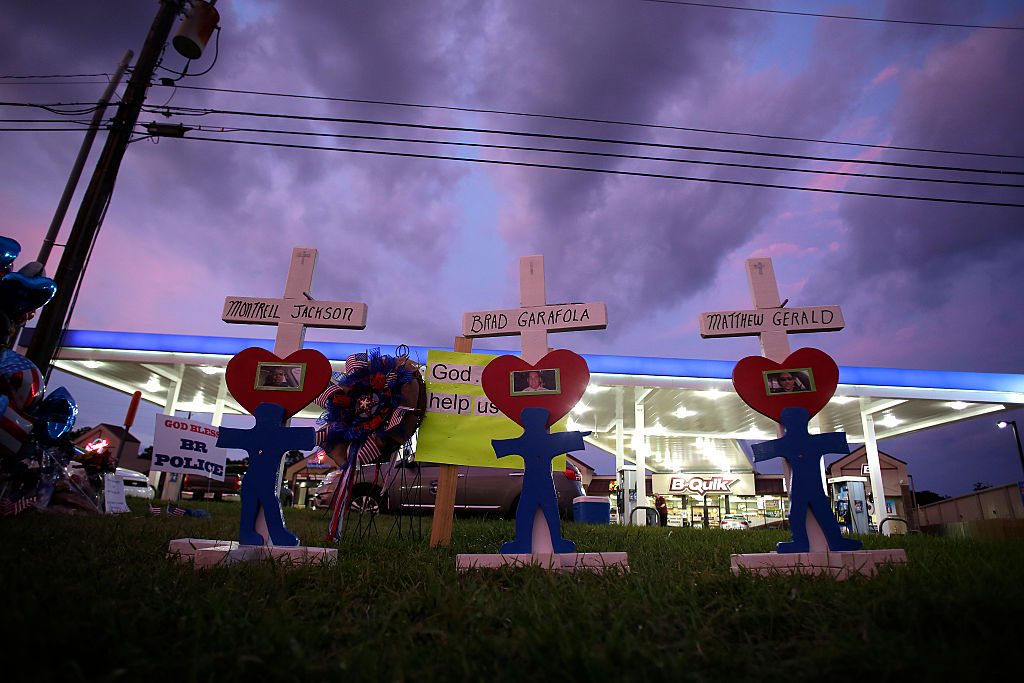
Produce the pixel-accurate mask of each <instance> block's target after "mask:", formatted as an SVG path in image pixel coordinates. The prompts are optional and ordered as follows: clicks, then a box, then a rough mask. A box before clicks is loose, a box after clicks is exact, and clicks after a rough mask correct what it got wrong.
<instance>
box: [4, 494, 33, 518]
mask: <svg viewBox="0 0 1024 683" xmlns="http://www.w3.org/2000/svg"><path fill="white" fill-rule="evenodd" d="M35 502H36V497H35V496H31V497H29V498H22V499H21V500H19V501H18V502H16V503H12V502H11V501H9V500H7V499H6V498H4V499H3V500H0V515H3V516H4V517H6V516H8V515H16V514H18V513H19V512H23V511H24V510H26V509H27V508H28V507H29V506H30V505H33V504H34V503H35Z"/></svg>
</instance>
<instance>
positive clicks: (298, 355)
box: [224, 346, 331, 419]
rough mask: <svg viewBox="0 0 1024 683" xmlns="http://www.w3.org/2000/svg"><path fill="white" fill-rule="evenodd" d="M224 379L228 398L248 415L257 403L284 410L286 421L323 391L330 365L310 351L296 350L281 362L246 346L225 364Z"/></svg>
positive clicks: (315, 352) (320, 354)
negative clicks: (233, 400)
mask: <svg viewBox="0 0 1024 683" xmlns="http://www.w3.org/2000/svg"><path fill="white" fill-rule="evenodd" d="M224 379H225V381H226V383H227V386H228V391H229V392H230V393H231V396H233V397H234V399H235V400H236V401H238V404H239V405H240V406H242V407H243V408H245V409H246V410H247V411H249V412H250V413H253V412H255V410H256V407H257V406H258V405H259V404H261V403H274V404H276V405H279V406H281V407H282V408H284V411H285V419H287V418H289V417H291V416H292V415H294V414H295V413H297V412H299V411H300V410H302V409H303V408H305V407H306V406H308V405H309V404H310V403H312V402H313V400H314V399H316V397H317V396H319V395H320V393H321V392H322V391H323V390H324V389H325V388H326V387H327V383H328V382H330V381H331V361H329V360H327V357H326V356H325V355H323V354H322V353H320V352H319V351H316V350H314V349H299V350H298V351H296V352H294V353H292V354H290V355H288V356H287V357H286V358H281V357H280V356H278V355H277V354H275V353H272V352H270V351H267V350H266V349H264V348H261V347H259V346H250V347H249V348H247V349H243V350H242V351H239V352H238V353H236V354H235V356H234V357H233V358H232V359H231V360H230V361H228V366H227V369H226V370H225V372H224Z"/></svg>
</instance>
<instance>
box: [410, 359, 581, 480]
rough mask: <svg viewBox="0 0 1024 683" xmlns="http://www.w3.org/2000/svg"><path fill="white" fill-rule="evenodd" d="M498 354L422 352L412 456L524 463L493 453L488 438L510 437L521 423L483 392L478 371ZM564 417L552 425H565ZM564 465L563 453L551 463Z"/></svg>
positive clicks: (487, 463) (449, 461)
mask: <svg viewBox="0 0 1024 683" xmlns="http://www.w3.org/2000/svg"><path fill="white" fill-rule="evenodd" d="M495 358H497V356H491V355H486V354H481V353H456V352H454V351H439V350H437V349H431V350H430V351H429V352H428V353H427V382H426V384H427V414H426V415H425V416H424V417H423V424H422V425H420V431H419V436H418V437H417V440H416V460H417V461H419V462H434V463H442V464H447V465H474V466H477V467H504V468H508V469H523V459H522V458H521V457H519V456H518V455H513V456H509V457H506V458H502V459H501V460H499V459H498V457H497V456H496V455H495V454H494V448H493V447H492V446H491V439H514V438H516V437H518V436H521V435H522V433H523V428H522V427H520V426H519V425H517V424H516V423H515V422H513V421H512V420H510V419H509V418H507V417H505V416H504V415H502V414H501V412H500V411H499V410H498V409H497V407H495V405H494V404H493V403H491V402H490V401H489V400H488V399H487V396H486V395H485V394H484V390H483V387H482V386H480V375H481V374H483V371H484V367H486V365H487V364H488V363H490V362H491V361H492V360H494V359H495ZM566 422H567V419H566V418H564V417H563V418H562V419H561V420H559V421H558V422H556V423H555V424H553V425H551V431H552V432H564V431H566ZM551 469H552V470H564V469H565V456H564V455H560V456H558V457H557V458H555V459H554V460H553V461H552V463H551Z"/></svg>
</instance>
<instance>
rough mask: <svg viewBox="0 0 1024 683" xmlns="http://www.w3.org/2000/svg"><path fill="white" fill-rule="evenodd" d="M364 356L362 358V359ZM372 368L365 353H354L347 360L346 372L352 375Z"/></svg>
mask: <svg viewBox="0 0 1024 683" xmlns="http://www.w3.org/2000/svg"><path fill="white" fill-rule="evenodd" d="M360 356H362V358H360ZM369 366H370V363H369V361H367V360H366V354H365V353H353V354H352V355H351V356H349V357H348V358H346V359H345V372H347V373H348V374H350V375H351V374H352V373H353V372H355V371H356V370H362V369H364V368H367V367H369Z"/></svg>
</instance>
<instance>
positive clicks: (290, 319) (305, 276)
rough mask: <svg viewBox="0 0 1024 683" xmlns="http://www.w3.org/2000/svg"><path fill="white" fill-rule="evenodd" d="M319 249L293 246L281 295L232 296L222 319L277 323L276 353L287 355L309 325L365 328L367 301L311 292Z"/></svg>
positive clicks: (296, 344) (228, 298)
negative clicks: (322, 297) (328, 298)
mask: <svg viewBox="0 0 1024 683" xmlns="http://www.w3.org/2000/svg"><path fill="white" fill-rule="evenodd" d="M316 260H317V250H316V249H313V248H312V247H295V248H294V249H292V262H291V265H290V266H289V267H288V279H287V281H286V282H285V286H284V297H283V298H281V299H262V298H253V297H239V296H229V297H227V298H225V299H224V311H223V313H222V314H221V320H223V321H224V322H226V323H239V324H247V325H277V335H276V337H275V338H274V353H275V354H277V355H278V356H280V357H281V358H285V357H287V356H289V355H291V354H292V353H294V352H296V351H298V350H299V349H301V348H302V344H303V342H304V341H305V339H306V328H307V327H337V328H347V329H354V330H362V329H365V328H366V304H364V303H358V302H352V301H317V300H315V299H313V297H312V296H311V295H310V293H309V292H310V290H311V289H312V288H313V272H314V271H315V270H316Z"/></svg>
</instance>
